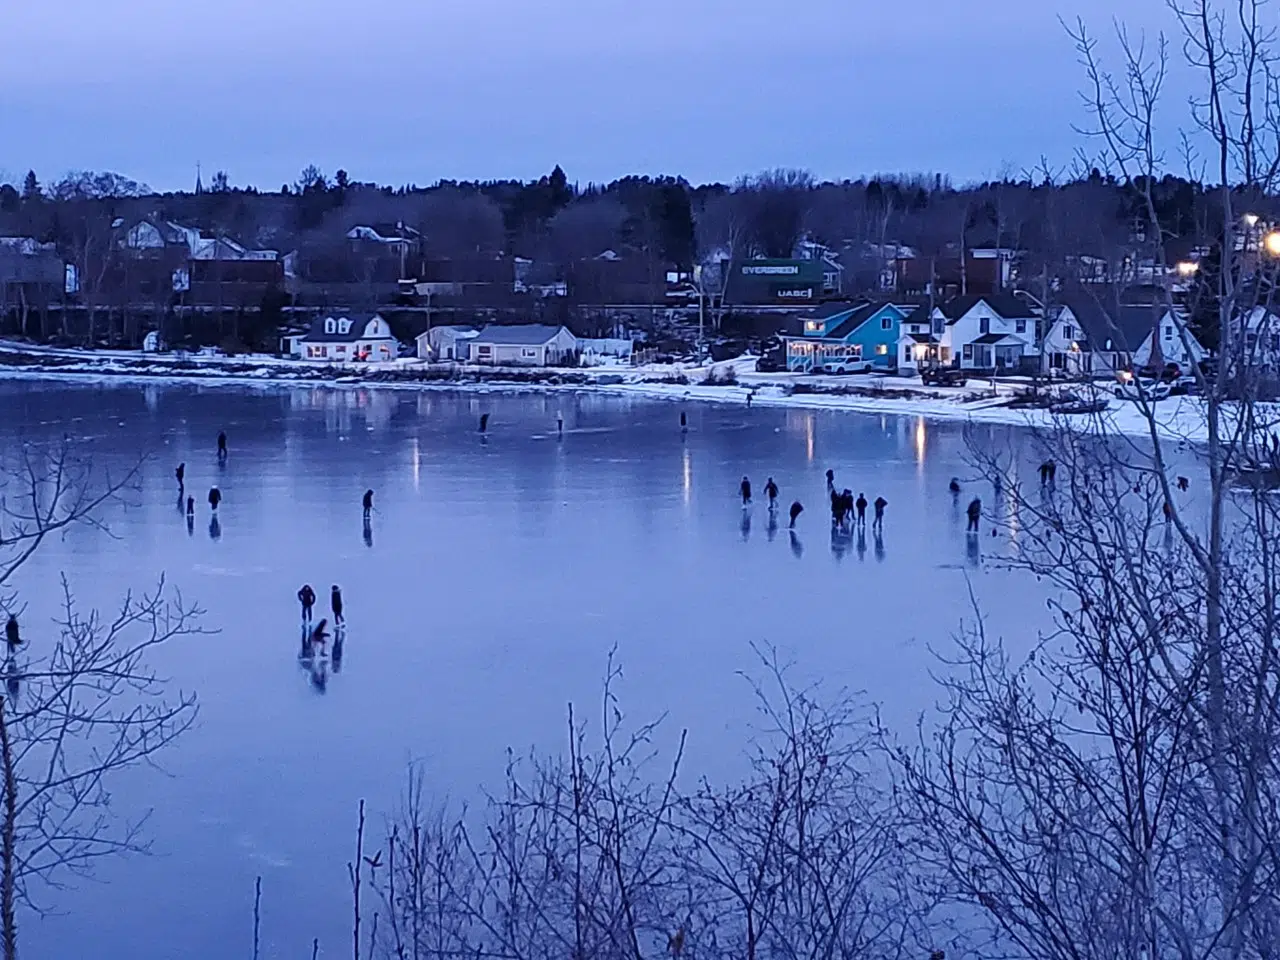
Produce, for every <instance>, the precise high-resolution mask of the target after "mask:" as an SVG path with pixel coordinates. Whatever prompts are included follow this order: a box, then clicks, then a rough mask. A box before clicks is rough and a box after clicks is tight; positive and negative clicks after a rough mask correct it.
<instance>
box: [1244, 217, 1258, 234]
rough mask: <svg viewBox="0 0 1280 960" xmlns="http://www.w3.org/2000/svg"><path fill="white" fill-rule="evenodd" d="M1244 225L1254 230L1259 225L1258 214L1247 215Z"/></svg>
mask: <svg viewBox="0 0 1280 960" xmlns="http://www.w3.org/2000/svg"><path fill="white" fill-rule="evenodd" d="M1244 225H1245V226H1246V227H1248V228H1249V229H1250V230H1252V229H1253V228H1254V227H1256V226H1257V225H1258V215H1257V214H1256V213H1246V214H1245V215H1244Z"/></svg>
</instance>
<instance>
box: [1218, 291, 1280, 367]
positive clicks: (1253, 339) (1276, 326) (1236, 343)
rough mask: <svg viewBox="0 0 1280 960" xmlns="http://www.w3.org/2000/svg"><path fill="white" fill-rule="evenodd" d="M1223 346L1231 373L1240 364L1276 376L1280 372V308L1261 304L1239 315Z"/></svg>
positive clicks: (1225, 359)
mask: <svg viewBox="0 0 1280 960" xmlns="http://www.w3.org/2000/svg"><path fill="white" fill-rule="evenodd" d="M1222 349H1223V354H1224V357H1223V360H1224V362H1225V364H1226V367H1227V371H1228V372H1229V373H1234V372H1235V369H1236V368H1237V367H1243V368H1244V369H1246V370H1252V371H1254V372H1256V373H1261V374H1264V375H1270V376H1272V377H1274V376H1275V375H1276V374H1278V373H1280V310H1276V309H1267V308H1266V307H1263V306H1257V307H1254V308H1253V309H1252V310H1250V311H1249V312H1248V313H1245V314H1244V315H1243V316H1241V317H1239V318H1237V320H1236V322H1235V323H1233V324H1232V325H1231V330H1230V335H1229V336H1228V337H1226V338H1224V342H1223V347H1222Z"/></svg>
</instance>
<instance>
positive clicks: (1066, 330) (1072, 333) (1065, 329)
mask: <svg viewBox="0 0 1280 960" xmlns="http://www.w3.org/2000/svg"><path fill="white" fill-rule="evenodd" d="M1075 338H1076V328H1075V327H1073V326H1072V325H1071V324H1069V323H1064V324H1063V325H1062V339H1064V340H1074V339H1075Z"/></svg>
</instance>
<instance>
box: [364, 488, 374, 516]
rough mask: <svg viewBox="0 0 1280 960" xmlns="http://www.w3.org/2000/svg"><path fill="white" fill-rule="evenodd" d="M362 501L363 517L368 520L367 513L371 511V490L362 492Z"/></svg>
mask: <svg viewBox="0 0 1280 960" xmlns="http://www.w3.org/2000/svg"><path fill="white" fill-rule="evenodd" d="M363 503H364V518H365V520H366V521H368V519H369V514H371V513H373V491H372V490H366V491H365V492H364V501H363Z"/></svg>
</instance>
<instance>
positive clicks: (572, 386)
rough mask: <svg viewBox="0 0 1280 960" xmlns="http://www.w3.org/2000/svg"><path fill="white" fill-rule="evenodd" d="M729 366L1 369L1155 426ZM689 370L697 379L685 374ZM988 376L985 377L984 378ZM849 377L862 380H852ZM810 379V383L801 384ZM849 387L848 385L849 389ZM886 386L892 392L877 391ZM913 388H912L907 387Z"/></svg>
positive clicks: (1173, 420)
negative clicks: (730, 377)
mask: <svg viewBox="0 0 1280 960" xmlns="http://www.w3.org/2000/svg"><path fill="white" fill-rule="evenodd" d="M711 366H712V368H714V369H716V370H718V371H719V372H720V373H722V374H724V373H726V372H727V371H729V370H730V369H732V370H733V374H734V376H735V377H736V379H737V382H736V383H729V384H724V383H721V384H714V385H712V384H706V383H703V382H701V381H702V380H705V379H706V376H707V374H708V372H709V368H706V367H702V368H677V367H661V368H630V367H617V368H607V367H606V368H594V369H592V370H590V371H583V370H568V369H566V370H539V371H530V372H525V371H515V370H510V371H507V370H493V371H489V370H484V369H480V368H475V367H465V368H455V369H453V370H449V369H447V368H432V367H428V366H427V365H425V364H422V365H418V366H412V365H407V364H404V363H403V362H402V363H399V364H379V365H375V366H369V367H361V368H351V367H335V366H331V365H323V364H314V363H306V362H304V361H291V360H278V359H274V358H251V359H248V360H241V359H236V358H224V357H192V358H183V359H171V358H168V357H161V356H152V355H144V354H138V353H125V352H123V351H111V352H108V351H99V352H95V353H93V354H87V353H86V352H84V351H70V350H59V349H56V348H42V347H34V348H33V347H30V346H28V345H26V344H12V343H7V344H0V379H11V380H20V379H22V380H33V379H34V380H57V379H68V380H77V381H81V382H106V381H111V380H116V381H122V382H132V383H147V382H171V383H199V384H207V385H220V386H228V387H241V388H243V387H251V388H258V389H262V388H268V389H275V388H288V387H299V386H309V387H324V388H332V389H346V388H359V389H392V390H412V391H423V390H451V391H459V392H471V393H518V392H539V393H554V392H584V393H599V394H609V395H614V396H630V397H641V398H644V399H651V400H666V401H672V402H701V403H722V404H736V405H739V406H747V405H748V401H749V400H750V403H752V404H755V405H759V406H766V407H781V408H788V409H799V410H823V411H832V412H846V413H858V414H872V415H876V414H878V415H882V416H914V417H923V418H925V419H928V420H947V421H959V422H970V423H981V424H1006V425H1010V426H1023V427H1033V428H1035V427H1041V428H1043V427H1048V426H1052V425H1053V424H1054V423H1055V422H1060V421H1062V420H1064V419H1065V420H1068V422H1070V421H1072V420H1077V421H1083V420H1085V419H1089V420H1093V421H1097V420H1101V425H1102V427H1103V428H1104V429H1105V430H1107V431H1108V432H1114V433H1116V434H1119V435H1124V436H1131V437H1146V436H1149V427H1148V424H1147V421H1146V419H1145V418H1144V417H1143V416H1142V413H1141V410H1140V409H1139V407H1138V405H1137V404H1136V403H1133V402H1130V401H1122V400H1113V401H1111V404H1110V407H1109V409H1108V410H1107V411H1106V412H1105V413H1103V414H1100V415H1092V416H1091V415H1055V414H1052V413H1049V412H1048V411H1047V410H1041V409H1027V408H1016V407H1011V406H1010V405H1009V403H1010V400H1011V399H1012V392H1011V388H1010V387H1008V386H1007V385H1005V386H1004V389H1003V390H1000V389H998V390H997V392H996V393H995V395H992V391H991V388H990V387H989V386H984V387H983V388H982V389H974V388H939V389H935V390H930V391H927V392H926V391H924V390H922V389H921V388H919V387H918V386H912V385H909V384H907V383H906V382H903V383H902V385H901V386H899V385H898V384H897V383H896V382H895V381H892V380H888V381H887V382H888V383H890V384H891V386H889V387H888V388H886V387H884V383H885V382H886V379H883V378H876V379H873V380H870V381H868V385H867V386H865V387H864V386H862V385H861V384H860V383H859V382H858V381H859V379H860V378H844V379H843V380H842V381H840V382H839V384H840V385H839V386H838V387H837V386H835V385H834V384H833V383H832V382H831V381H830V380H828V379H827V378H818V379H817V380H814V379H811V378H803V379H802V378H798V377H795V376H792V375H786V374H759V373H753V372H745V371H744V372H738V371H739V370H742V368H744V367H747V366H754V361H752V360H747V359H745V358H744V360H741V361H725V362H721V363H716V364H713V365H711ZM680 378H687V379H688V381H689V382H687V383H685V382H679V381H680ZM984 383H985V381H984ZM846 384H849V385H851V386H852V389H849V386H846ZM797 386H800V387H801V389H800V390H796V389H795V388H796V387H797ZM841 388H843V389H841ZM881 391H883V392H884V393H886V394H889V395H887V396H877V393H879V392H881ZM904 394H905V395H904ZM1156 411H1157V414H1158V425H1159V429H1160V433H1161V434H1162V436H1165V437H1168V438H1172V439H1178V440H1191V441H1202V440H1204V439H1206V436H1207V434H1206V430H1205V425H1204V416H1203V410H1202V404H1201V402H1200V401H1199V400H1197V399H1196V398H1192V397H1173V398H1170V399H1168V400H1165V401H1162V402H1161V403H1160V404H1158V405H1157V407H1156Z"/></svg>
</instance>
